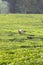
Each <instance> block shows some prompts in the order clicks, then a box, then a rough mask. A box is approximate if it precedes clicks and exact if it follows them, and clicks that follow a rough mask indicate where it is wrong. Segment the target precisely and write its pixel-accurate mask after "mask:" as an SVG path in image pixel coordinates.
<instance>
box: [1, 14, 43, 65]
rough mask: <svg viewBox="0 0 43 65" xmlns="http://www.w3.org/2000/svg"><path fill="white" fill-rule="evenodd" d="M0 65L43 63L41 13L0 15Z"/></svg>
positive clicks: (42, 64) (42, 23)
mask: <svg viewBox="0 0 43 65" xmlns="http://www.w3.org/2000/svg"><path fill="white" fill-rule="evenodd" d="M18 29H23V30H25V31H26V32H25V33H24V34H23V35H20V34H19V33H18ZM0 65H43V14H25V15H24V14H2V15H0Z"/></svg>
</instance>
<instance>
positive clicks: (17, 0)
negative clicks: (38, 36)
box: [0, 0, 43, 14]
mask: <svg viewBox="0 0 43 65" xmlns="http://www.w3.org/2000/svg"><path fill="white" fill-rule="evenodd" d="M0 13H1V14H2V13H4V14H6V13H27V14H28V13H43V0H13V1H12V0H0Z"/></svg>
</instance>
